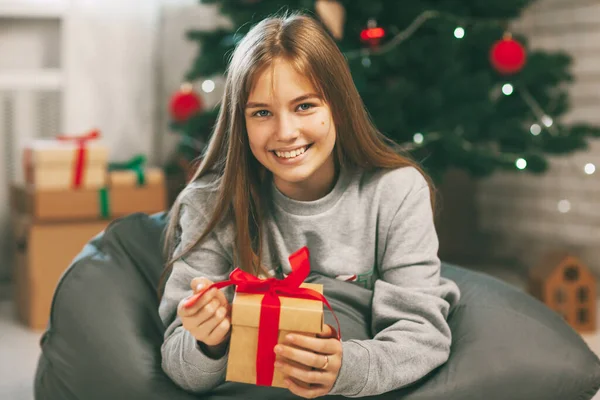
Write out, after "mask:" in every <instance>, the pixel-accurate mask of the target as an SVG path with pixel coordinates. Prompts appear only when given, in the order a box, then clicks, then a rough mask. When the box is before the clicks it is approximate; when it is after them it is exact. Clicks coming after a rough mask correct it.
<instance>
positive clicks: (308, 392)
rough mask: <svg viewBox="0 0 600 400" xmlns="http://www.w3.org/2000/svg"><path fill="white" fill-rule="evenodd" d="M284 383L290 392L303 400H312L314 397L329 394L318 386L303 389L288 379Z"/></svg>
mask: <svg viewBox="0 0 600 400" xmlns="http://www.w3.org/2000/svg"><path fill="white" fill-rule="evenodd" d="M284 382H285V385H286V386H287V388H288V389H289V391H290V392H292V393H293V394H295V395H296V396H300V397H304V398H305V399H314V398H315V397H319V396H324V395H326V394H327V393H328V392H329V391H328V390H327V389H325V388H323V387H319V386H316V387H303V386H301V385H299V384H297V383H296V382H294V381H293V380H292V379H290V378H288V379H285V381H284Z"/></svg>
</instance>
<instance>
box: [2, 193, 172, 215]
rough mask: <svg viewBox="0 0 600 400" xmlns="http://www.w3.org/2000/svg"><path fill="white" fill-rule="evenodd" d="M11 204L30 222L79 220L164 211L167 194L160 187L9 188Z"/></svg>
mask: <svg viewBox="0 0 600 400" xmlns="http://www.w3.org/2000/svg"><path fill="white" fill-rule="evenodd" d="M11 203H12V208H13V210H16V211H18V212H20V213H22V214H27V215H30V216H31V218H32V219H33V220H34V221H44V222H58V221H81V220H97V219H109V218H116V217H121V216H124V215H128V214H132V213H135V212H143V213H147V214H154V213H157V212H161V211H164V210H166V209H167V194H166V189H165V185H164V184H158V185H145V186H131V187H127V186H119V187H114V188H104V189H80V190H61V191H57V190H50V191H41V190H38V189H35V188H34V187H33V186H32V185H28V186H22V185H13V186H12V188H11Z"/></svg>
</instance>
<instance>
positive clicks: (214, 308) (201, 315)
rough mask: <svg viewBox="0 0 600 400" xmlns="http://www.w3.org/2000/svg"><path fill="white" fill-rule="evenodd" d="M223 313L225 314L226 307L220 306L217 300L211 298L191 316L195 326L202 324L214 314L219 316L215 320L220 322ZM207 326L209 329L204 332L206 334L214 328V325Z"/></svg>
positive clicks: (223, 316)
mask: <svg viewBox="0 0 600 400" xmlns="http://www.w3.org/2000/svg"><path fill="white" fill-rule="evenodd" d="M225 315H227V309H225V307H222V306H221V304H220V303H219V300H217V299H214V298H213V299H212V300H211V301H210V303H208V304H207V305H205V306H204V307H202V308H201V309H200V311H199V312H198V313H197V314H196V315H194V316H193V318H194V324H195V325H197V326H198V325H200V324H204V323H206V322H207V321H208V320H210V319H211V318H212V317H214V316H216V317H218V318H219V321H217V323H218V322H221V320H222V319H223V318H225ZM215 325H216V324H215ZM209 328H210V329H208V331H207V332H206V333H207V334H209V333H210V332H211V331H212V330H213V329H214V326H209Z"/></svg>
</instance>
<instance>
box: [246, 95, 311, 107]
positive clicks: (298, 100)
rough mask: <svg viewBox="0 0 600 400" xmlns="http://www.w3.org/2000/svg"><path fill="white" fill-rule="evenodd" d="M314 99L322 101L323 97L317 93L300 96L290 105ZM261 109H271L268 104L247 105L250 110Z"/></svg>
mask: <svg viewBox="0 0 600 400" xmlns="http://www.w3.org/2000/svg"><path fill="white" fill-rule="evenodd" d="M312 98H317V99H320V98H321V96H319V95H318V94H316V93H308V94H303V95H302V96H298V97H296V98H295V99H294V100H292V101H290V104H293V103H298V102H300V101H303V100H308V99H312ZM259 107H269V105H268V104H267V103H256V102H249V103H247V104H246V108H247V109H248V108H259Z"/></svg>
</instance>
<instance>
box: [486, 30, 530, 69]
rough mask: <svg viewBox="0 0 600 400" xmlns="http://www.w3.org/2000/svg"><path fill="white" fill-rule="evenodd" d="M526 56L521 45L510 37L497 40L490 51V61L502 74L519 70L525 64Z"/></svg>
mask: <svg viewBox="0 0 600 400" xmlns="http://www.w3.org/2000/svg"><path fill="white" fill-rule="evenodd" d="M526 58H527V55H526V53H525V48H524V47H523V45H521V43H519V42H517V41H516V40H514V39H513V38H511V37H504V38H503V39H501V40H498V41H497V42H496V43H494V45H493V46H492V49H491V51H490V62H491V63H492V65H493V66H494V68H495V69H496V71H498V72H499V73H501V74H504V75H508V74H514V73H517V72H519V71H520V70H521V69H522V68H523V66H524V65H525V60H526Z"/></svg>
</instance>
